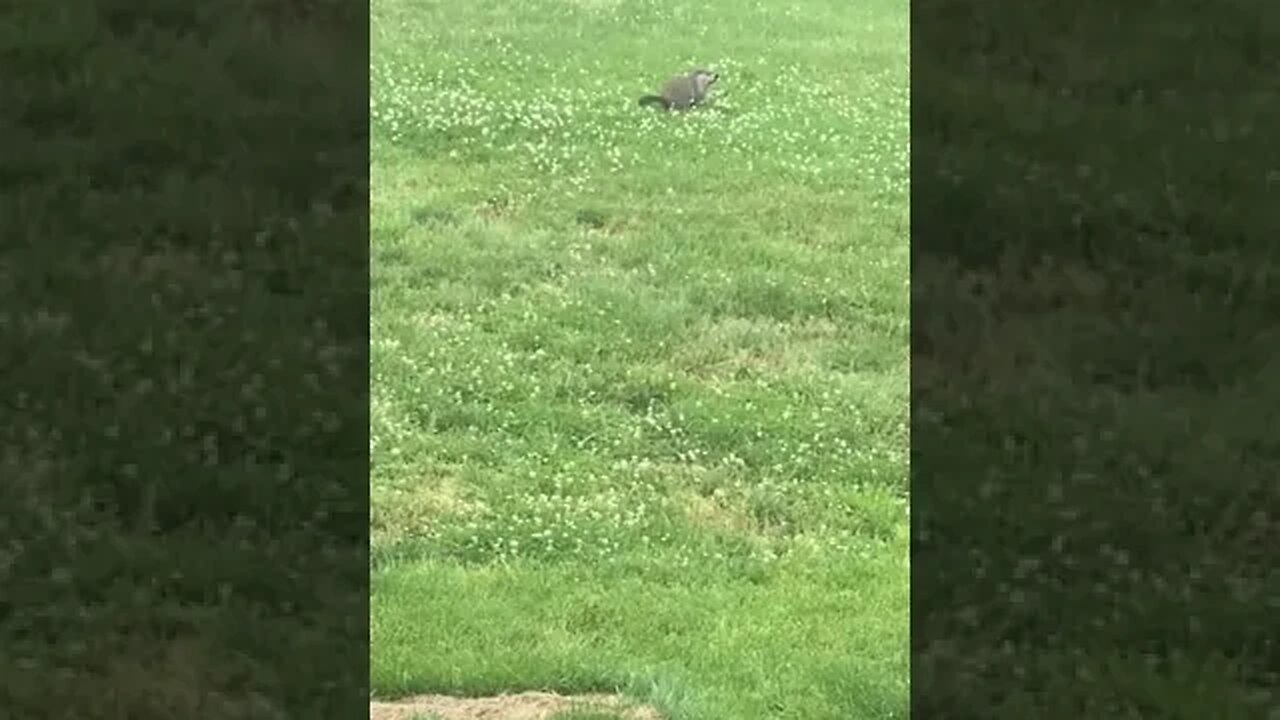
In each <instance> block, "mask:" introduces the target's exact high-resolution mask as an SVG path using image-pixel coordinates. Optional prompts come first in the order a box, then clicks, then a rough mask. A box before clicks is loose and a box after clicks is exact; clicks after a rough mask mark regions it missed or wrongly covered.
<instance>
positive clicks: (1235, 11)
mask: <svg viewBox="0 0 1280 720" xmlns="http://www.w3.org/2000/svg"><path fill="white" fill-rule="evenodd" d="M920 10H921V11H922V12H921V13H920V17H922V18H925V20H923V21H922V22H919V23H916V24H914V25H913V29H914V31H915V32H916V33H917V34H916V35H915V36H914V37H913V40H912V41H913V46H914V47H917V48H925V49H926V50H924V51H922V52H920V53H919V54H918V57H917V60H916V61H915V62H914V63H913V68H912V69H913V84H914V86H915V88H916V89H917V90H918V91H919V94H918V96H917V97H915V98H913V107H912V112H913V121H914V122H913V126H912V131H913V138H912V141H913V144H914V149H915V151H916V153H915V154H914V155H913V166H912V172H913V177H912V205H913V212H916V213H919V215H918V216H917V217H919V218H924V219H925V220H926V222H919V221H917V223H916V224H915V226H914V230H916V231H917V236H916V237H915V238H913V253H915V257H914V258H913V260H914V262H913V266H912V289H913V293H914V296H913V311H914V315H913V328H912V330H913V352H914V355H913V358H912V372H913V378H912V393H913V397H912V399H913V416H912V417H913V426H912V441H913V455H912V492H913V498H914V505H913V512H914V518H915V520H916V521H917V528H916V538H915V540H916V542H915V543H914V544H913V549H914V553H913V557H912V559H913V563H914V565H913V568H914V569H915V570H917V571H918V572H917V574H915V575H914V576H913V578H912V594H913V607H912V624H913V633H912V636H913V643H914V645H915V653H914V654H913V664H912V672H913V681H914V684H913V689H914V690H915V697H914V698H913V700H914V702H913V710H915V711H916V712H918V713H922V714H924V715H925V716H928V717H940V718H969V717H986V718H1027V717H1042V718H1078V717H1110V718H1138V717H1143V718H1187V719H1189V718H1200V717H1215V718H1260V717H1267V713H1268V712H1271V713H1272V716H1273V717H1274V708H1275V707H1277V706H1278V705H1280V702H1277V695H1276V692H1275V688H1276V687H1277V686H1278V681H1280V677H1278V676H1277V674H1276V672H1275V668H1277V667H1280V647H1278V646H1277V645H1276V644H1275V642H1274V638H1268V636H1267V633H1265V632H1260V628H1263V627H1266V626H1269V625H1270V624H1271V623H1270V621H1271V619H1272V616H1274V615H1275V602H1276V601H1275V598H1277V597H1280V571H1277V569H1276V566H1275V563H1274V561H1273V560H1272V559H1271V558H1272V557H1273V556H1274V548H1275V547H1277V539H1280V524H1278V523H1277V518H1280V504H1278V503H1277V494H1276V492H1275V488H1276V479H1275V473H1274V470H1273V468H1274V466H1275V463H1276V460H1277V459H1280V453H1277V446H1276V444H1275V442H1274V441H1273V440H1272V439H1271V438H1272V437H1273V436H1274V431H1273V429H1274V427H1275V420H1276V417H1275V408H1276V407H1277V404H1276V401H1275V398H1276V395H1277V392H1280V382H1277V374H1276V373H1275V360H1274V357H1275V356H1274V352H1273V351H1272V348H1274V347H1276V344H1277V342H1278V341H1280V336H1278V334H1277V331H1276V326H1275V322H1274V318H1275V308H1276V307H1277V288H1280V284H1278V283H1277V281H1276V274H1275V263H1274V261H1273V258H1274V235H1275V233H1274V231H1273V229H1274V227H1275V226H1276V217H1275V214H1274V210H1265V208H1274V202H1273V200H1274V198H1273V195H1274V187H1273V181H1274V177H1272V176H1271V175H1269V173H1271V172H1272V169H1273V168H1276V167H1280V143H1277V142H1276V140H1275V136H1274V134H1271V133H1267V132H1265V131H1264V130H1263V128H1269V127H1274V126H1275V125H1276V123H1277V121H1280V106H1278V105H1277V104H1276V103H1275V101H1274V95H1273V94H1261V93H1255V92H1253V91H1252V90H1250V89H1252V88H1258V87H1267V88H1274V85H1275V73H1274V64H1273V59H1272V58H1269V57H1268V52H1269V51H1267V50H1266V48H1274V47H1276V41H1277V39H1280V26H1278V25H1277V23H1276V18H1275V17H1270V16H1268V17H1262V16H1259V15H1257V14H1256V12H1255V11H1254V9H1252V8H1250V7H1246V6H1245V5H1244V4H1243V3H1235V2H1228V3H1221V4H1216V5H1214V6H1212V7H1210V6H1207V5H1199V4H1195V3H1182V2H1161V3H1156V4H1152V5H1149V6H1137V5H1132V6H1123V7H1121V6H1119V5H1115V4H1113V3H1083V4H1077V5H1072V6H1071V7H1069V8H1068V7H1066V6H1061V7H1057V8H1048V7H1043V6H1037V7H1034V8H1032V7H1030V6H1027V7H1025V8H1016V9H1015V8H1013V7H996V6H994V5H989V6H988V5H977V4H973V3H968V2H962V1H961V2H955V1H952V0H937V1H936V2H930V3H927V5H925V6H922V7H921V8H920ZM961 24H963V26H964V27H966V28H967V29H968V31H969V32H967V33H966V34H965V35H962V36H957V35H956V34H955V28H956V27H957V26H958V25H961ZM1209 98H1212V100H1210V101H1208V102H1206V99H1209Z"/></svg>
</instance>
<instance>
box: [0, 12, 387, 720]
mask: <svg viewBox="0 0 1280 720" xmlns="http://www.w3.org/2000/svg"><path fill="white" fill-rule="evenodd" d="M251 5H252V6H251ZM280 6H281V3H261V2H254V3H248V2H242V1H241V0H218V1H216V2H211V3H201V4H198V5H182V4H175V3H168V2H142V3H136V4H122V3H115V2H109V1H108V0H101V1H92V0H86V1H80V2H70V3H65V4H63V5H58V6H56V7H55V6H51V5H45V4H41V3H7V4H6V5H5V7H4V9H3V11H0V35H3V44H4V47H5V57H6V60H5V64H6V66H7V67H8V68H9V70H10V71H11V73H12V75H11V78H12V81H11V82H10V83H9V84H8V85H7V92H6V95H7V99H6V102H5V103H4V107H3V108H0V132H2V133H3V135H4V136H5V137H6V138H7V139H8V140H10V141H11V142H10V145H11V148H10V149H9V150H7V151H6V156H5V162H4V163H3V165H4V167H3V169H2V170H0V225H3V227H4V232H5V242H4V243H2V244H0V333H2V334H4V336H5V338H6V340H8V341H10V342H5V343H4V350H3V351H2V357H0V365H3V367H4V373H3V374H4V386H5V390H4V394H5V397H6V401H5V404H4V407H3V410H0V444H2V445H3V447H4V448H5V450H4V453H3V458H0V477H2V478H3V483H4V500H3V501H0V587H2V588H4V590H3V591H0V668H3V671H2V672H0V707H4V708H5V712H4V714H5V715H6V716H9V715H12V716H13V717H24V718H33V719H35V720H39V719H42V718H59V719H61V718H83V719H84V720H121V719H128V720H152V719H154V718H166V719H167V718H175V717H201V718H209V719H210V720H234V719H236V718H246V717H254V718H278V717H305V718H317V719H320V718H339V717H351V716H352V715H356V714H358V713H359V712H360V706H361V705H362V704H363V703H364V702H365V698H364V697H363V696H364V695H365V694H366V692H367V691H366V689H365V685H366V678H365V671H364V668H363V667H362V665H363V664H364V663H365V653H364V649H365V637H366V632H367V629H366V625H365V618H366V614H367V610H366V608H367V603H368V597H367V591H366V587H367V582H368V575H367V568H368V556H367V551H366V546H365V529H366V528H367V501H366V497H367V496H366V495H365V486H364V482H363V477H364V472H365V470H366V467H367V460H366V453H367V442H366V439H365V435H364V429H365V427H367V412H368V410H367V402H366V398H365V396H364V388H365V387H366V385H365V383H364V378H365V376H366V372H367V355H366V354H367V347H368V344H367V337H366V333H367V324H366V317H365V300H366V298H365V294H364V289H365V284H364V283H365V278H364V275H365V273H364V248H362V247H360V245H359V241H360V240H361V239H362V238H363V237H364V225H363V222H364V218H365V203H364V201H363V197H362V196H361V193H360V192H359V191H358V190H357V192H350V190H351V188H353V187H355V188H357V189H358V188H359V185H360V183H361V181H362V178H363V175H364V172H365V170H364V169H365V155H366V148H365V145H366V142H365V139H364V138H363V137H362V136H361V134H360V133H359V129H360V128H361V127H362V125H363V123H364V121H365V115H364V108H363V106H362V103H359V102H356V103H353V102H352V100H353V99H354V100H358V99H359V98H360V97H361V96H362V95H363V93H364V87H363V82H364V72H363V67H362V66H361V65H360V64H358V63H359V62H360V61H362V59H363V55H364V53H363V51H362V50H361V49H360V47H359V45H358V44H357V45H355V46H353V45H352V44H351V40H350V36H349V33H351V32H352V31H353V29H354V28H358V27H359V26H360V23H361V22H362V21H363V18H361V17H359V16H356V17H351V15H350V8H351V5H350V4H347V3H344V4H337V3H326V4H325V7H324V8H322V9H316V8H313V10H314V12H303V13H301V14H300V15H299V14H294V15H292V16H291V17H289V18H288V19H287V22H288V25H287V27H288V32H287V33H278V32H273V31H272V28H271V23H270V22H269V21H268V19H267V18H266V17H264V13H266V12H271V11H273V10H276V9H280ZM334 47H339V48H342V50H339V51H337V52H335V51H334V49H333V48H334ZM347 53H350V55H347ZM350 56H355V57H356V58H357V62H356V63H352V62H349V61H348V57H350ZM321 87H323V90H324V91H323V92H319V93H317V92H316V90H317V88H321ZM211 109H214V110H211ZM321 148H323V150H324V151H325V154H324V155H320V156H318V155H317V150H319V149H321ZM353 241H355V242H353Z"/></svg>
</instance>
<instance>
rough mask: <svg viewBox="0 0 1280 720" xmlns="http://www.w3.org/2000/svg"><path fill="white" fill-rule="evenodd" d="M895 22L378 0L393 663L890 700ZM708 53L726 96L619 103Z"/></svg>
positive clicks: (900, 680)
mask: <svg viewBox="0 0 1280 720" xmlns="http://www.w3.org/2000/svg"><path fill="white" fill-rule="evenodd" d="M443 28H447V29H448V32H444V31H442V29H443ZM905 40H906V12H905V9H904V8H902V7H899V6H898V5H896V4H894V3H889V2H875V3H871V4H862V5H858V6H856V7H852V8H848V7H844V6H843V5H841V4H837V3H823V2H813V1H811V2H807V3H804V4H802V5H801V6H800V7H799V8H796V9H794V10H791V11H787V10H785V9H779V8H772V7H768V6H766V5H760V6H756V7H752V6H747V7H742V6H740V5H738V4H736V3H735V4H725V5H724V6H723V7H718V8H717V7H714V6H713V7H708V6H706V5H704V4H692V3H690V4H680V3H675V2H664V3H607V2H597V3H588V2H584V3H559V2H545V1H544V2H529V3H521V4H515V3H493V2H482V3H467V4H456V3H447V4H446V3H430V2H408V1H406V0H379V1H378V2H375V3H374V6H373V42H374V50H373V68H372V76H373V89H372V100H371V111H372V114H373V119H374V136H375V140H374V147H373V163H374V165H373V183H374V188H373V197H372V206H373V219H372V223H373V225H372V238H371V242H372V253H373V280H374V296H373V300H372V324H373V325H372V333H373V339H372V343H373V346H372V347H373V356H372V373H373V380H372V382H373V407H372V413H373V416H372V443H373V446H372V447H373V472H372V501H373V506H374V507H373V513H374V515H373V534H374V537H373V544H374V545H373V551H374V557H375V578H374V588H375V589H374V596H373V619H372V629H371V632H372V638H373V639H372V642H373V650H372V663H373V671H372V672H373V684H374V688H375V691H377V692H380V693H382V694H387V695H389V694H395V693H400V692H406V691H410V690H428V689H429V690H437V691H447V692H454V693H488V692H495V691H498V690H501V689H518V688H530V687H551V688H555V689H560V690H575V689H586V688H598V687H614V686H620V687H623V688H624V689H627V690H629V691H630V692H632V693H634V694H636V695H637V696H640V697H643V698H645V699H649V700H652V701H655V702H657V703H659V704H660V705H662V706H664V707H665V708H666V709H668V710H670V711H672V712H673V713H674V716H675V717H683V718H717V719H720V718H761V717H780V718H805V719H812V718H851V717H852V718H857V717H868V718H870V717H904V716H905V713H906V695H907V690H906V688H907V672H908V664H907V652H906V637H907V615H906V605H907V582H906V579H907V578H906V575H907V564H906V501H905V495H906V449H907V433H906V401H907V308H908V306H907V297H908V289H907V242H906V240H907V222H906V221H907V205H906V201H907V197H906V183H907V165H906V156H907V125H906V119H907V105H906V100H907V82H906V79H907V66H906V59H907V52H906V43H905ZM692 63H709V64H714V65H715V66H717V67H718V69H720V70H722V71H723V72H724V81H723V87H721V88H720V90H721V92H722V97H721V105H722V107H723V108H725V109H726V110H728V111H727V112H711V111H708V112H702V113H696V114H692V115H689V116H685V117H667V116H663V115H661V114H657V113H653V112H643V111H641V109H640V108H638V107H636V106H635V98H636V97H637V96H638V95H639V94H640V93H642V92H644V91H646V90H647V89H649V88H650V87H651V86H652V85H653V84H654V83H656V82H657V81H659V80H660V79H661V78H662V76H663V75H664V74H666V73H669V72H674V71H676V70H678V69H680V68H681V67H683V66H686V65H688V64H692Z"/></svg>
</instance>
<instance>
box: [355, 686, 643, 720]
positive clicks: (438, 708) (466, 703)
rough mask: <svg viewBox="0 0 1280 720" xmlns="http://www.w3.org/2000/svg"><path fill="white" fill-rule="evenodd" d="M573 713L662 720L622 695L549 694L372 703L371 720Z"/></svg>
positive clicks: (527, 718) (475, 719)
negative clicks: (607, 714)
mask: <svg viewBox="0 0 1280 720" xmlns="http://www.w3.org/2000/svg"><path fill="white" fill-rule="evenodd" d="M573 711H579V712H595V713H613V714H614V716H616V717H617V718H618V720H662V715H660V714H659V713H658V711H657V710H655V709H653V708H651V707H648V706H645V705H633V704H631V703H628V702H627V701H626V700H625V699H624V698H622V697H621V696H619V695H605V694H591V695H558V694H555V693H545V692H526V693H518V694H513V695H497V696H493V697H479V698H461V697H454V696H451V695H417V696H414V697H408V698H404V699H401V700H397V701H394V702H370V703H369V720H428V719H430V720H553V718H554V717H555V716H556V715H559V714H561V713H567V712H573Z"/></svg>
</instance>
